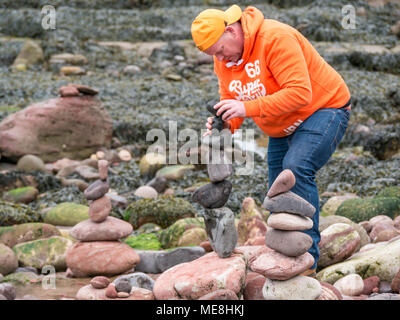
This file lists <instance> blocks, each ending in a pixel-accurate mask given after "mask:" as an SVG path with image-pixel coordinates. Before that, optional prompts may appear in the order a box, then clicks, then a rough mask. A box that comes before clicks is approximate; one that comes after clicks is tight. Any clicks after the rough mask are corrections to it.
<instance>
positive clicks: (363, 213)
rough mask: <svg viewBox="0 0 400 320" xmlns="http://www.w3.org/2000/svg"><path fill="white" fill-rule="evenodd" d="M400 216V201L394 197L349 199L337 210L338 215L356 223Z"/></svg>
mask: <svg viewBox="0 0 400 320" xmlns="http://www.w3.org/2000/svg"><path fill="white" fill-rule="evenodd" d="M399 214H400V199H399V198H394V197H382V198H373V199H349V200H345V201H344V202H343V203H342V204H341V205H340V206H339V208H338V209H337V210H336V215H338V216H344V217H347V218H349V219H350V220H352V221H353V222H356V223H358V222H361V221H368V220H369V219H371V218H372V217H375V216H377V215H387V216H389V217H390V218H392V219H394V218H395V217H396V216H398V215H399Z"/></svg>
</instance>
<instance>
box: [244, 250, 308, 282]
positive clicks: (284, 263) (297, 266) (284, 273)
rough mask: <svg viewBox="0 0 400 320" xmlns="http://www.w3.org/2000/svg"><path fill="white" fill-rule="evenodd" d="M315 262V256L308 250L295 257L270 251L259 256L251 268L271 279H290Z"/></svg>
mask: <svg viewBox="0 0 400 320" xmlns="http://www.w3.org/2000/svg"><path fill="white" fill-rule="evenodd" d="M313 264H314V258H313V256H312V255H311V254H310V253H308V252H306V253H304V254H302V255H301V256H298V257H295V258H293V257H288V256H285V255H283V254H281V253H279V252H276V251H270V252H267V253H264V254H262V255H260V256H259V257H257V258H256V259H255V260H254V261H253V262H252V263H251V265H250V268H251V270H253V271H255V272H258V273H260V274H262V275H263V276H265V277H266V278H268V279H271V280H288V279H291V278H293V277H295V276H297V275H299V274H301V273H302V272H304V271H306V270H307V269H309V268H310V267H312V265H313Z"/></svg>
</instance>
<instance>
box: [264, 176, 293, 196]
mask: <svg viewBox="0 0 400 320" xmlns="http://www.w3.org/2000/svg"><path fill="white" fill-rule="evenodd" d="M295 184H296V178H295V176H294V174H293V172H292V170H290V169H285V170H283V171H282V172H281V173H280V174H279V175H278V177H277V178H276V179H275V181H274V183H273V184H272V186H271V188H269V190H268V193H267V196H268V197H270V198H272V197H274V196H276V195H277V194H279V193H282V192H287V191H289V190H290V189H292V188H293V187H294V185H295Z"/></svg>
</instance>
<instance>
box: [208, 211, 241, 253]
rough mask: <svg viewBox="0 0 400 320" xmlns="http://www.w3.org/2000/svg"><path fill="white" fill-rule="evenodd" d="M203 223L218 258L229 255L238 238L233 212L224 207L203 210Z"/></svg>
mask: <svg viewBox="0 0 400 320" xmlns="http://www.w3.org/2000/svg"><path fill="white" fill-rule="evenodd" d="M204 223H205V225H206V231H207V235H208V238H209V240H210V244H211V247H212V248H213V250H214V251H215V252H216V253H217V255H218V256H219V257H220V258H227V257H229V256H230V255H231V253H232V251H233V250H234V249H235V247H236V243H237V240H238V234H237V230H236V227H235V214H234V213H233V212H232V211H231V210H230V209H229V208H226V207H224V208H220V209H211V210H205V213H204Z"/></svg>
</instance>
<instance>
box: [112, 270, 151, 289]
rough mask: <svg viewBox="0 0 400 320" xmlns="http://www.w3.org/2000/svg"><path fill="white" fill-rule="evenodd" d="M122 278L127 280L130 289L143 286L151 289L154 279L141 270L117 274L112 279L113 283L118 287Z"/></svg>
mask: <svg viewBox="0 0 400 320" xmlns="http://www.w3.org/2000/svg"><path fill="white" fill-rule="evenodd" d="M122 280H124V281H125V280H127V281H129V283H130V285H131V287H132V289H133V288H143V289H146V290H150V291H152V290H153V287H154V280H153V279H152V278H151V277H150V276H148V275H147V274H145V273H143V272H134V273H130V274H125V275H122V276H119V277H118V278H116V279H115V280H114V281H113V283H114V284H115V286H116V287H118V284H119V282H120V281H122Z"/></svg>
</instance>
